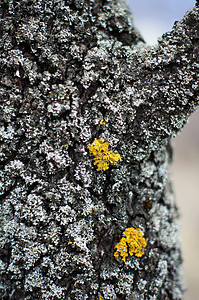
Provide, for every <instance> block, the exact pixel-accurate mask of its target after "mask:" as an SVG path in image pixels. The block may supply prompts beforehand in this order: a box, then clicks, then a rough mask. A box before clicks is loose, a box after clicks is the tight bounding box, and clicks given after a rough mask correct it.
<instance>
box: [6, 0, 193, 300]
mask: <svg viewBox="0 0 199 300" xmlns="http://www.w3.org/2000/svg"><path fill="white" fill-rule="evenodd" d="M0 16H1V17H0V18H1V19H0V101H1V102H0V107H1V112H0V141H1V152H0V178H1V179H0V205H1V208H0V276H1V279H0V298H1V299H34V300H35V299H138V300H139V299H140V300H142V299H182V294H183V291H184V283H183V272H182V255H181V249H180V242H179V225H178V211H177V208H176V204H175V200H174V197H173V193H172V188H171V184H170V182H169V175H168V164H169V162H170V161H171V159H172V149H171V146H170V139H171V137H174V136H175V135H176V134H177V133H178V132H179V131H180V130H181V129H182V127H183V125H184V124H185V123H186V122H187V120H188V117H189V116H190V114H191V113H192V112H193V111H194V110H196V108H197V106H198V100H199V98H198V91H199V88H198V82H199V78H198V74H199V72H198V71H199V26H198V25H199V23H198V22H199V8H198V5H197V4H196V6H195V7H194V8H193V9H192V10H190V11H189V12H188V13H187V14H186V15H185V16H184V18H183V20H182V21H181V22H178V23H175V25H174V27H173V29H172V31H171V32H168V33H166V34H164V35H163V37H162V39H161V40H159V42H158V45H157V46H156V47H148V46H146V45H145V43H144V41H143V40H142V38H141V37H140V35H139V33H138V32H137V31H136V30H135V28H134V25H133V21H132V17H131V15H130V13H129V11H128V9H127V7H126V4H125V3H124V2H123V1H122V0H113V1H109V0H85V1H84V0H68V1H63V0H49V1H44V0H39V1H35V0H32V1H29V0H22V1H12V0H2V1H1V3H0ZM101 120H103V121H104V123H105V124H104V123H102V124H100V121H101ZM100 138H103V139H104V140H106V141H108V142H109V145H110V149H112V150H113V152H114V153H118V154H120V155H121V159H120V160H119V161H118V162H117V163H116V164H115V165H113V166H110V168H109V169H108V170H106V171H97V170H96V166H94V164H93V158H92V157H91V156H90V155H89V151H88V146H89V145H91V144H92V143H93V141H94V140H95V139H100ZM147 204H149V205H147ZM151 204H152V207H150V206H151ZM129 227H135V228H136V227H139V228H140V229H141V230H142V232H143V234H144V237H145V238H146V242H147V247H146V248H145V249H144V255H143V256H142V257H136V256H129V257H128V258H127V260H126V262H123V261H122V259H121V257H114V251H115V249H114V247H115V245H116V244H117V243H118V242H119V241H120V239H121V237H122V233H123V232H124V231H125V229H126V228H129Z"/></svg>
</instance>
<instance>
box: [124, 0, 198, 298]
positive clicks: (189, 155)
mask: <svg viewBox="0 0 199 300" xmlns="http://www.w3.org/2000/svg"><path fill="white" fill-rule="evenodd" d="M127 2H128V5H129V8H130V10H131V12H132V13H133V16H134V23H135V26H136V27H137V29H138V30H139V31H140V33H141V34H142V36H143V37H144V39H145V41H146V42H147V43H148V44H150V45H154V44H155V43H156V42H157V38H158V37H160V36H161V35H162V34H163V33H164V32H166V31H170V30H171V29H172V26H173V23H174V22H175V21H180V20H181V19H182V17H183V15H184V14H185V13H186V11H187V10H189V9H191V8H192V7H193V6H194V4H195V1H194V0H167V1H162V0H127ZM198 129H199V111H198V112H197V113H195V114H193V115H192V117H191V118H190V121H189V124H187V125H186V126H185V127H184V130H183V132H182V133H180V134H179V136H178V137H177V138H175V139H174V141H173V145H174V162H173V165H172V167H171V177H172V179H173V185H174V191H175V195H176V200H177V204H178V206H179V210H180V215H181V218H180V223H181V238H182V247H183V254H184V271H185V280H186V286H187V292H186V294H185V296H184V300H198V299H199V255H198V254H199V130H198Z"/></svg>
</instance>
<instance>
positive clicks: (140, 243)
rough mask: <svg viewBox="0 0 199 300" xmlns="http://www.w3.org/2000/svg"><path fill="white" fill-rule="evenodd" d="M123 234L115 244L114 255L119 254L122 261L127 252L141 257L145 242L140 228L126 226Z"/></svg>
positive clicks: (124, 259) (117, 255)
mask: <svg viewBox="0 0 199 300" xmlns="http://www.w3.org/2000/svg"><path fill="white" fill-rule="evenodd" d="M123 235H124V237H122V238H121V240H120V242H119V243H117V245H116V246H115V249H117V250H116V251H115V253H114V256H115V257H119V256H121V257H122V260H123V261H124V262H125V261H126V257H127V256H128V255H129V254H130V255H131V256H132V255H133V254H135V256H137V257H141V256H142V255H143V254H144V252H143V251H142V248H145V247H146V246H147V243H146V240H145V238H144V237H143V233H142V231H141V230H140V228H136V229H135V228H133V227H130V228H127V229H126V230H125V231H124V233H123Z"/></svg>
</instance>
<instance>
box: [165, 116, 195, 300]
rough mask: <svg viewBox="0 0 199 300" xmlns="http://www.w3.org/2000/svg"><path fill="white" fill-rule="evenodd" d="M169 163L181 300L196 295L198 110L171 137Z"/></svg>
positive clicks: (193, 299) (188, 299)
mask: <svg viewBox="0 0 199 300" xmlns="http://www.w3.org/2000/svg"><path fill="white" fill-rule="evenodd" d="M173 148H174V161H173V164H172V166H171V178H172V180H173V187H174V193H175V196H176V201H177V205H178V207H179V212H180V216H181V217H180V224H181V239H182V248H183V256H184V273H185V280H186V287H187V292H186V293H185V295H184V298H183V299H184V300H198V299H199V255H198V254H199V111H197V112H196V113H194V114H193V115H192V116H191V117H190V120H189V123H188V124H187V125H186V126H185V127H184V129H183V131H182V132H181V133H180V134H179V135H178V136H177V137H176V138H175V139H174V140H173Z"/></svg>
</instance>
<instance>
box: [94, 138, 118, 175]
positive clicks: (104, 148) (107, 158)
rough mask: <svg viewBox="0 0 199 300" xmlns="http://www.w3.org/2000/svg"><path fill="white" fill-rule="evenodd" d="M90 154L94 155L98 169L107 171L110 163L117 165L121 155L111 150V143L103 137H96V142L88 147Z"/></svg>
mask: <svg viewBox="0 0 199 300" xmlns="http://www.w3.org/2000/svg"><path fill="white" fill-rule="evenodd" d="M88 149H89V151H90V155H92V156H94V165H97V171H106V170H108V168H109V165H110V164H112V165H115V164H116V163H117V162H118V160H120V158H121V156H120V155H119V154H115V153H113V151H112V150H109V143H108V142H105V141H104V140H103V139H102V138H101V139H100V140H97V139H95V140H94V142H93V143H92V144H91V145H90V146H89V147H88Z"/></svg>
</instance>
